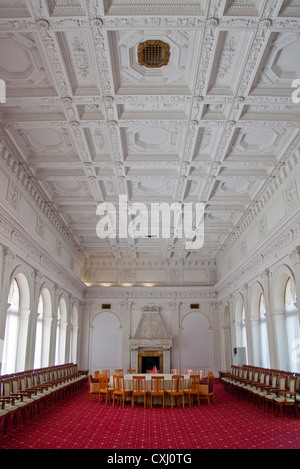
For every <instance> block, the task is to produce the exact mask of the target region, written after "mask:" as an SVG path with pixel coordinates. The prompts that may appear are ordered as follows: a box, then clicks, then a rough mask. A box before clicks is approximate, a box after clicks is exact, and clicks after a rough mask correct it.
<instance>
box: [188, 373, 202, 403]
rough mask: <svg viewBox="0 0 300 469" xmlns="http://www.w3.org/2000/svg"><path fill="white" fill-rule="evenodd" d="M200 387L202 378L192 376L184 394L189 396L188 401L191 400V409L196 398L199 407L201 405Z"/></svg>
mask: <svg viewBox="0 0 300 469" xmlns="http://www.w3.org/2000/svg"><path fill="white" fill-rule="evenodd" d="M199 385H200V376H199V375H190V377H189V385H188V388H187V389H185V390H184V394H185V395H186V396H188V399H189V407H191V404H192V402H193V401H194V399H195V398H196V399H197V402H198V406H199V405H200V399H199Z"/></svg>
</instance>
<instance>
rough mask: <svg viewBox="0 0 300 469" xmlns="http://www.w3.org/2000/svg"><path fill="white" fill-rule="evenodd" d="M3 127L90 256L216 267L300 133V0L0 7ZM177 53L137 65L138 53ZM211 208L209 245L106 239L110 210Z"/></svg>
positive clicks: (51, 2)
mask: <svg viewBox="0 0 300 469" xmlns="http://www.w3.org/2000/svg"><path fill="white" fill-rule="evenodd" d="M0 18H1V19H0V78H2V79H4V80H5V81H6V84H7V104H5V105H1V108H0V112H1V122H2V125H3V129H4V131H5V133H6V134H7V137H8V138H9V139H10V140H11V142H12V144H13V145H14V146H15V149H16V150H17V152H18V154H19V158H20V160H21V161H22V163H23V164H24V165H25V167H26V168H28V170H29V171H30V172H31V174H32V175H33V176H34V177H35V178H36V180H37V181H38V183H39V184H40V186H41V188H42V189H43V191H44V193H45V196H46V198H47V199H49V201H50V203H51V206H52V207H53V209H54V210H55V211H56V212H57V213H58V215H59V216H60V217H61V219H62V221H63V223H64V224H65V225H66V226H67V227H68V230H69V231H70V233H72V236H73V237H74V239H75V241H76V243H78V245H80V246H81V248H82V250H83V251H84V252H85V253H86V255H87V257H89V258H93V259H99V260H101V259H105V260H109V261H112V262H113V261H116V262H120V261H132V262H135V261H140V260H143V259H160V260H166V261H168V260H169V259H173V260H179V261H184V260H186V259H189V260H195V259H196V260H204V261H206V260H212V259H214V258H215V257H216V255H217V253H218V252H219V250H220V248H221V247H222V245H224V243H226V242H227V240H228V238H229V236H230V234H231V233H232V232H233V230H234V229H235V228H236V227H237V226H238V225H239V224H240V223H241V222H242V220H243V217H245V216H246V214H247V213H248V212H249V210H251V207H252V206H253V204H254V203H255V200H256V199H257V197H258V196H259V194H260V193H261V192H262V191H263V190H264V188H265V187H266V186H267V185H268V182H269V181H270V179H271V178H272V177H273V176H274V175H275V174H276V173H277V172H278V169H279V168H280V166H281V165H282V163H283V162H284V158H285V154H286V153H287V150H288V148H289V147H290V146H291V145H292V143H293V141H294V140H295V138H296V136H297V135H298V133H299V116H300V104H296V103H293V102H292V99H291V95H292V91H293V89H292V81H293V80H294V79H297V78H300V53H299V51H300V1H299V0H283V1H282V0H276V1H273V0H227V1H226V0H212V1H208V0H207V1H206V0H201V1H195V0H188V1H186V0H176V1H175V0H174V1H172V0H167V1H164V2H161V1H155V0H153V1H148V0H143V1H140V0H130V1H128V0H127V1H124V0H87V1H83V0H0ZM148 39H155V40H162V41H164V42H166V43H168V44H169V46H170V51H171V55H170V61H169V64H168V65H166V66H164V67H161V68H159V69H149V68H146V67H143V66H141V65H139V63H138V60H137V47H138V45H139V44H140V43H141V42H143V41H146V40H148ZM120 194H123V195H127V197H128V200H129V202H131V203H132V202H138V201H139V202H144V203H146V204H151V203H152V202H168V203H173V202H193V203H195V202H204V203H205V242H204V247H203V248H202V249H198V250H193V251H189V250H187V249H186V248H185V242H184V239H179V238H177V239H176V238H174V237H172V236H171V237H170V239H162V238H157V239H149V238H137V239H132V238H130V237H128V238H124V239H120V240H119V239H105V240H100V239H99V237H97V234H96V224H97V221H98V220H99V217H98V216H97V215H96V207H97V205H98V204H99V203H100V202H103V201H105V202H112V203H115V204H116V203H118V197H119V195H120Z"/></svg>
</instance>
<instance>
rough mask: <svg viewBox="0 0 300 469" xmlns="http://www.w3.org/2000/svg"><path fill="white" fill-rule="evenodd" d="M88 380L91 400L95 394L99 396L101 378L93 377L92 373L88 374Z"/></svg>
mask: <svg viewBox="0 0 300 469" xmlns="http://www.w3.org/2000/svg"><path fill="white" fill-rule="evenodd" d="M88 382H89V397H88V399H89V401H90V400H91V398H92V397H93V396H97V397H99V390H100V385H99V379H97V380H96V379H95V378H93V377H92V375H88Z"/></svg>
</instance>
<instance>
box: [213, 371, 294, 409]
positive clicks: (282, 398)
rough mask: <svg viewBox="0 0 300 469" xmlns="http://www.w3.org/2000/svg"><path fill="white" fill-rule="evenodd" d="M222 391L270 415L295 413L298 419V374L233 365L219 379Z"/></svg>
mask: <svg viewBox="0 0 300 469" xmlns="http://www.w3.org/2000/svg"><path fill="white" fill-rule="evenodd" d="M220 381H221V384H222V387H223V389H225V390H226V391H229V392H232V393H233V394H235V395H238V396H239V397H242V398H243V399H247V400H249V401H251V402H252V403H254V404H257V405H258V406H259V408H262V407H263V409H264V410H265V411H268V412H269V409H270V408H271V409H272V413H273V414H277V415H278V413H279V411H280V415H281V418H283V416H284V410H287V409H288V410H290V409H292V410H294V414H295V415H296V416H297V417H298V416H299V409H298V407H299V405H300V373H294V372H291V371H285V370H278V369H270V368H261V367H257V366H251V365H243V366H237V365H232V366H231V370H230V373H223V374H222V375H221V376H220Z"/></svg>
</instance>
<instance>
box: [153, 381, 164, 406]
mask: <svg viewBox="0 0 300 469" xmlns="http://www.w3.org/2000/svg"><path fill="white" fill-rule="evenodd" d="M153 397H161V398H162V405H163V408H164V407H165V377H164V376H151V389H150V407H151V408H152V403H153Z"/></svg>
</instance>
